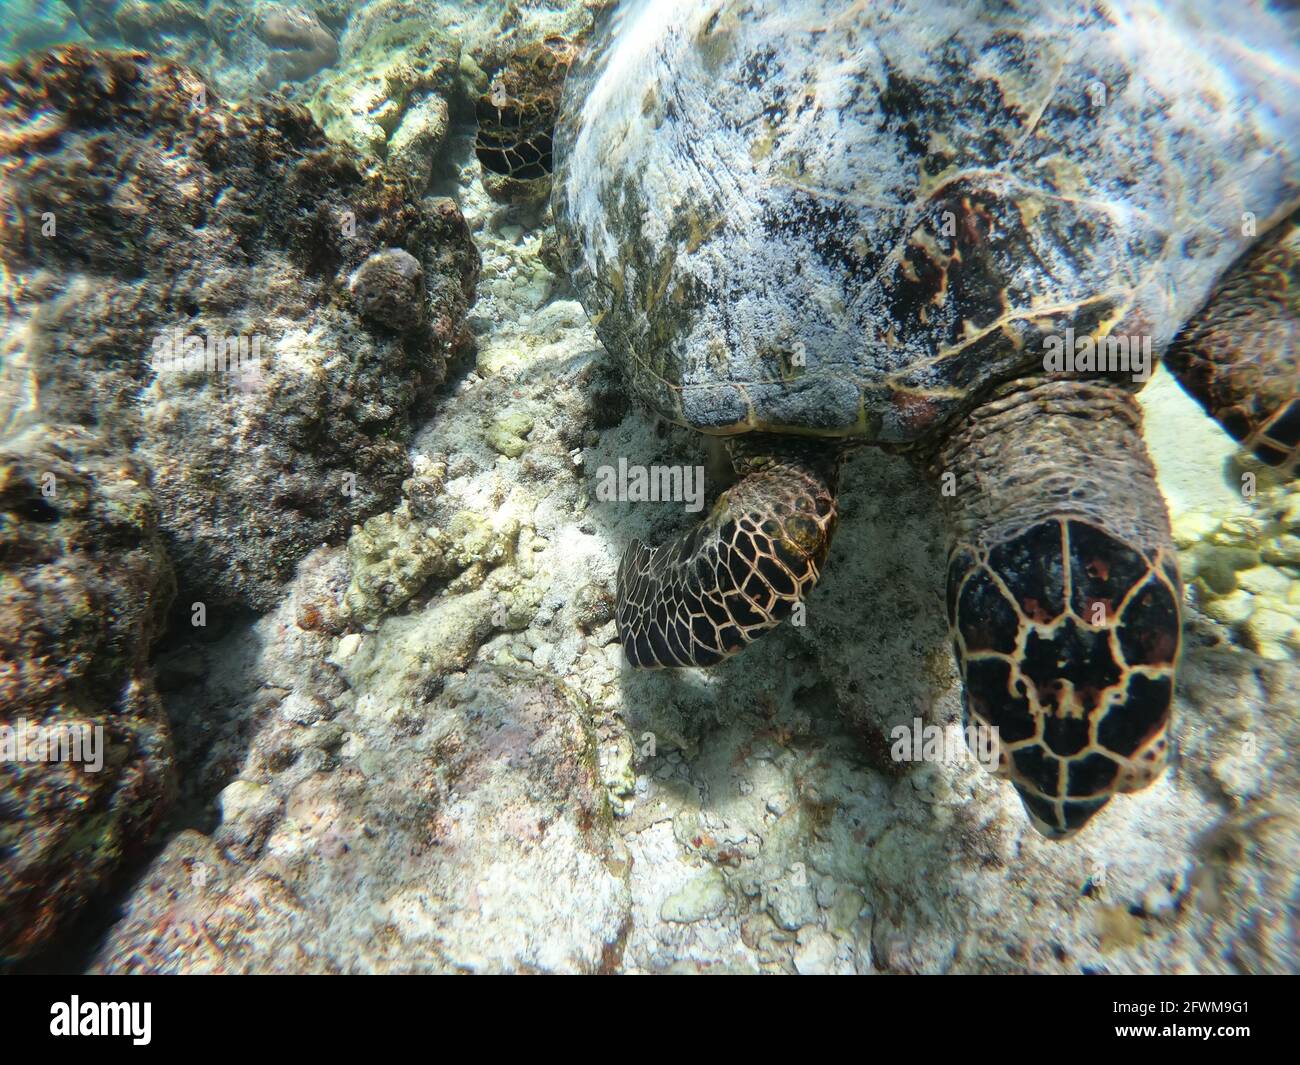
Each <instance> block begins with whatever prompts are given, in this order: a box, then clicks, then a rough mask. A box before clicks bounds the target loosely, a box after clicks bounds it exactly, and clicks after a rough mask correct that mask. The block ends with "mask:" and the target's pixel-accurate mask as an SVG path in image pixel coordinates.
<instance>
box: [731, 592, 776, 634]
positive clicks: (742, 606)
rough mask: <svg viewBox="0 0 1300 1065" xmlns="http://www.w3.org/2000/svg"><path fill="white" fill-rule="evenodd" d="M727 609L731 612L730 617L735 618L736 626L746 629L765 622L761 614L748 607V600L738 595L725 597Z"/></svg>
mask: <svg viewBox="0 0 1300 1065" xmlns="http://www.w3.org/2000/svg"><path fill="white" fill-rule="evenodd" d="M725 599H726V603H727V609H728V610H730V611H731V616H732V617H733V618H735V620H736V623H737V624H738V625H743V626H745V627H746V628H748V627H749V626H750V625H759V624H762V622H763V621H764V620H766V619H765V618H764V617H763V615H762V614H760V613H759V612H758V611H757V610H755V609H754V608H753V607H752V606H750V605H749V602H748V600H746V599H745V598H743V597H742V596H739V595H734V594H733V595H728V596H726V597H725Z"/></svg>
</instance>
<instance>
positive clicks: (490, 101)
mask: <svg viewBox="0 0 1300 1065" xmlns="http://www.w3.org/2000/svg"><path fill="white" fill-rule="evenodd" d="M576 54H577V47H576V44H575V43H574V42H572V41H569V40H566V39H565V38H563V37H547V38H546V39H545V40H543V41H537V42H533V43H530V44H526V45H524V46H523V47H522V48H520V49H518V50H517V51H515V52H513V53H512V54H511V55H510V56H509V57H508V58H507V59H506V62H505V64H504V66H503V67H502V68H501V70H500V71H498V72H497V75H496V77H495V78H493V79H492V83H491V84H490V85H489V86H488V90H487V92H485V93H484V94H483V95H482V96H480V97H479V98H478V101H477V102H476V104H475V116H476V118H477V120H478V135H477V137H476V138H475V141H474V153H475V155H477V156H478V160H479V163H480V165H481V166H482V168H483V182H484V187H485V188H486V190H487V192H488V194H489V195H490V196H491V197H492V198H493V199H495V200H498V201H500V202H503V203H525V202H528V201H538V202H540V201H542V200H545V199H546V196H547V195H548V193H549V192H550V187H551V185H550V182H551V170H552V139H553V137H554V133H555V122H556V117H557V115H558V112H559V107H560V92H561V89H562V87H563V85H564V78H565V75H566V74H568V71H569V67H570V65H571V64H572V63H573V59H574V56H575V55H576Z"/></svg>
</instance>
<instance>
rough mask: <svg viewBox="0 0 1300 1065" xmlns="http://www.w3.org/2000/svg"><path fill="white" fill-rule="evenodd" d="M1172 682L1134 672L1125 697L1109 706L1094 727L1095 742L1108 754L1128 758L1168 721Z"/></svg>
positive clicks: (1166, 678) (1167, 679) (1164, 678)
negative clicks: (1095, 731)
mask: <svg viewBox="0 0 1300 1065" xmlns="http://www.w3.org/2000/svg"><path fill="white" fill-rule="evenodd" d="M1172 696H1173V683H1172V682H1171V681H1170V679H1169V678H1168V677H1155V678H1152V677H1147V676H1144V675H1143V674H1141V673H1134V674H1133V675H1132V676H1130V677H1129V681H1128V697H1127V698H1126V699H1125V700H1124V701H1123V702H1122V703H1118V704H1116V705H1114V706H1112V707H1111V708H1110V709H1109V710H1108V711H1107V712H1106V716H1105V717H1104V718H1102V721H1101V724H1100V725H1099V726H1098V728H1097V742H1098V743H1100V744H1101V745H1102V746H1103V747H1105V748H1106V749H1107V750H1109V751H1114V752H1115V753H1116V754H1120V755H1123V756H1125V757H1131V756H1132V755H1133V754H1134V753H1136V751H1137V750H1138V748H1139V747H1141V746H1142V745H1143V744H1144V743H1146V742H1147V740H1149V739H1150V738H1151V737H1152V736H1154V735H1155V734H1156V733H1157V732H1158V731H1159V730H1160V729H1161V728H1162V727H1163V726H1164V724H1165V723H1166V722H1167V721H1168V720H1169V703H1170V700H1171V698H1172Z"/></svg>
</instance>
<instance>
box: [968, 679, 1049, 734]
mask: <svg viewBox="0 0 1300 1065" xmlns="http://www.w3.org/2000/svg"><path fill="white" fill-rule="evenodd" d="M966 697H967V698H968V699H969V700H970V701H971V705H972V708H973V709H974V711H975V713H977V714H978V715H979V716H980V717H982V718H983V719H984V720H985V721H987V722H988V723H989V724H990V725H992V726H994V727H995V728H996V729H997V730H998V736H999V738H1000V739H1001V740H1002V742H1003V743H1015V742H1016V741H1018V740H1027V739H1029V737H1031V736H1032V735H1033V734H1034V717H1033V715H1032V714H1031V713H1030V712H1029V700H1028V699H1025V698H1024V697H1022V696H1017V695H1014V694H1013V693H1012V691H1011V664H1010V663H1009V662H1002V661H999V660H997V659H991V658H976V659H971V660H969V661H968V662H967V663H966Z"/></svg>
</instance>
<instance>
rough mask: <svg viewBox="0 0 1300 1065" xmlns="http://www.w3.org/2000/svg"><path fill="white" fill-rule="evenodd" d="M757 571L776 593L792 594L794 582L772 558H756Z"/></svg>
mask: <svg viewBox="0 0 1300 1065" xmlns="http://www.w3.org/2000/svg"><path fill="white" fill-rule="evenodd" d="M758 571H759V573H761V574H762V575H763V576H764V577H765V578H766V579H767V583H768V584H770V585H771V586H772V588H773V590H774V591H775V592H776V593H777V594H778V595H794V593H795V584H794V580H793V579H792V578H791V576H790V574H789V573H787V572H786V571H785V570H784V569H783V568H782V567H781V566H779V565H777V563H776V561H775V560H774V559H772V558H760V559H759V560H758Z"/></svg>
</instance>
